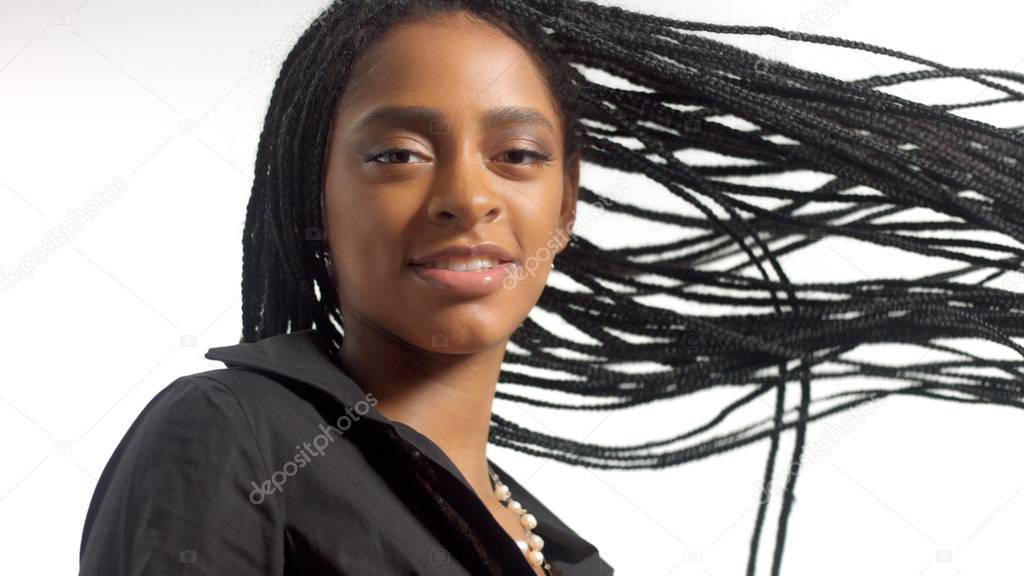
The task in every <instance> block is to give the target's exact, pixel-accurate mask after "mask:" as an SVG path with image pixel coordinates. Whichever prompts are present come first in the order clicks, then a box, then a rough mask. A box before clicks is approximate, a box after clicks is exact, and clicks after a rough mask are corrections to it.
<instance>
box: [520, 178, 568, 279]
mask: <svg viewBox="0 0 1024 576" xmlns="http://www.w3.org/2000/svg"><path fill="white" fill-rule="evenodd" d="M560 208H561V199H560V198H557V197H555V195H554V194H549V195H545V196H543V197H541V198H537V197H533V198H523V199H521V200H520V201H518V202H516V203H515V205H514V208H513V210H514V213H513V219H514V221H515V226H516V236H517V238H518V240H519V244H520V246H521V248H522V250H523V266H524V267H525V268H526V269H527V270H526V271H527V272H530V271H531V270H532V271H533V272H532V273H533V274H535V275H536V274H540V275H542V276H543V277H544V278H545V279H546V276H547V271H548V270H549V269H550V268H551V263H552V262H553V260H554V257H555V250H556V248H557V243H556V240H557V237H558V236H557V234H558V224H559V216H558V215H559V210H560Z"/></svg>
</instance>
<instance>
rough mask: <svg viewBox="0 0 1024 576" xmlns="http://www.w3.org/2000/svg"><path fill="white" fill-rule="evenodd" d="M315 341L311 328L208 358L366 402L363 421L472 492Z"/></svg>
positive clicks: (217, 350)
mask: <svg viewBox="0 0 1024 576" xmlns="http://www.w3.org/2000/svg"><path fill="white" fill-rule="evenodd" d="M315 338H316V333H315V329H313V328H307V329H304V330H299V331H296V332H288V333H284V334H278V335H275V336H269V337H267V338H263V339H262V340H259V341H256V342H241V343H239V344H232V345H228V346H215V347H212V348H210V349H209V350H207V351H206V354H205V355H204V356H205V357H206V358H209V359H210V360H220V361H221V362H223V363H224V365H225V366H227V367H228V368H233V367H247V368H256V369H259V370H265V371H267V372H272V373H274V374H277V375H279V376H284V377H286V378H290V379H292V380H296V381H298V382H302V383H304V384H307V385H309V386H313V387H315V388H317V389H319V390H321V391H323V392H325V393H327V394H329V395H330V396H332V397H333V398H335V399H336V400H338V401H339V402H341V403H342V404H344V405H345V406H348V407H350V408H353V409H354V408H355V406H356V404H357V403H359V402H360V401H362V402H363V405H364V406H367V407H369V411H368V412H367V413H366V414H363V415H361V416H360V417H361V418H368V419H370V420H372V421H374V422H377V423H378V424H380V425H381V426H384V427H388V428H391V429H392V430H394V431H395V433H397V434H398V436H399V437H401V438H402V439H403V440H405V441H407V442H409V443H410V444H412V445H413V446H415V447H416V449H418V450H419V451H420V452H421V453H423V454H424V455H426V456H427V457H429V458H431V459H432V460H434V462H436V463H437V464H439V465H440V466H442V467H444V468H445V469H447V470H448V471H449V472H451V473H452V474H453V475H454V476H455V477H456V478H458V479H459V481H461V482H462V483H463V484H465V485H466V487H467V488H471V487H470V485H469V481H467V480H466V478H465V476H463V475H462V472H460V471H459V469H458V468H457V467H456V466H455V464H454V463H453V462H452V461H451V459H450V458H448V456H447V455H446V454H445V453H444V452H443V451H442V450H441V449H440V448H439V447H438V446H437V444H435V443H434V442H433V441H431V440H430V439H429V438H427V437H426V436H424V435H423V434H422V433H420V432H419V431H417V430H416V429H415V428H413V427H412V426H409V425H408V424H405V423H404V422H399V421H397V420H392V419H390V418H388V417H387V416H385V415H384V414H382V413H381V412H380V411H379V410H377V409H376V408H375V407H374V406H373V405H371V404H368V403H366V402H365V401H366V394H365V393H364V392H363V390H362V388H360V387H359V385H358V384H356V382H355V381H354V380H352V378H351V377H349V375H348V374H346V373H345V372H344V371H342V369H341V368H339V367H338V366H337V365H336V364H334V363H333V362H332V361H331V360H330V359H329V358H328V357H327V356H326V355H325V354H324V352H323V351H322V350H321V349H320V347H319V346H317V343H316V341H315ZM492 465H493V463H492Z"/></svg>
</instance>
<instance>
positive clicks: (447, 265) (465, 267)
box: [425, 256, 498, 272]
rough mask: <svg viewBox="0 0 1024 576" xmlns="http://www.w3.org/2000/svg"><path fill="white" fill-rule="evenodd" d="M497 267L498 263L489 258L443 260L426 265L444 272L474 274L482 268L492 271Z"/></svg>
mask: <svg viewBox="0 0 1024 576" xmlns="http://www.w3.org/2000/svg"><path fill="white" fill-rule="evenodd" d="M497 265H498V261H497V260H495V259H491V258H490V257H488V256H481V257H478V258H469V259H460V260H441V261H437V262H429V263H427V264H425V266H428V267H430V268H441V269H444V270H451V271H453V272H472V271H475V270H480V269H481V268H484V269H491V268H494V267H495V266H497Z"/></svg>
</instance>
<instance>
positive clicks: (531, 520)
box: [519, 514, 537, 530]
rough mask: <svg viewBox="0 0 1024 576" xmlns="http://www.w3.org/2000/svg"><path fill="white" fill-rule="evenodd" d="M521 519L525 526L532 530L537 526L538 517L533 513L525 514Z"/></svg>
mask: <svg viewBox="0 0 1024 576" xmlns="http://www.w3.org/2000/svg"><path fill="white" fill-rule="evenodd" d="M519 521H520V522H521V523H522V524H523V527H525V528H527V529H529V530H532V529H534V528H536V527H537V519H536V518H535V517H534V516H533V514H523V515H522V516H520V517H519Z"/></svg>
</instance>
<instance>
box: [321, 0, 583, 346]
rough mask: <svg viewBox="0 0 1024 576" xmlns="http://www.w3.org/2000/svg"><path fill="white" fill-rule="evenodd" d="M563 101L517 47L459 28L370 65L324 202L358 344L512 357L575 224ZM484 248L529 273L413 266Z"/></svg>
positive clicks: (352, 86)
mask: <svg viewBox="0 0 1024 576" xmlns="http://www.w3.org/2000/svg"><path fill="white" fill-rule="evenodd" d="M551 98H552V97H551V95H550V93H549V91H548V89H547V88H546V85H545V83H544V80H543V78H542V75H541V72H540V70H539V69H538V68H537V67H536V65H535V64H534V62H533V60H532V58H531V57H530V55H529V54H528V53H527V52H526V51H525V50H524V49H523V48H522V47H521V46H520V45H519V44H518V43H517V42H516V41H515V40H513V39H512V38H511V37H508V36H506V35H505V34H504V33H503V32H501V31H499V30H498V29H497V28H494V27H492V26H490V25H488V24H485V23H482V22H480V21H478V20H474V19H471V18H468V17H465V15H464V14H461V13H460V14H450V15H445V16H443V17H439V18H434V19H431V20H428V21H420V22H416V23H409V24H403V25H400V26H397V27H395V28H393V29H392V30H390V31H389V32H388V33H387V34H386V35H385V36H384V37H383V38H382V40H381V41H380V42H378V43H377V44H375V46H374V47H373V48H372V49H370V50H369V51H367V52H366V53H365V54H363V55H362V56H361V57H360V58H359V59H358V60H357V62H356V63H355V65H354V69H353V72H352V75H351V79H350V81H349V84H348V86H347V88H346V90H345V93H344V95H343V98H342V101H341V102H340V104H339V106H338V111H337V114H336V116H335V118H334V122H333V124H332V130H331V137H330V144H329V150H328V156H327V163H328V164H327V173H326V176H325V187H324V195H323V199H324V219H325V230H326V237H327V241H328V244H329V247H330V250H331V256H332V259H333V261H334V265H335V273H336V274H335V277H336V279H337V283H338V286H337V289H338V294H339V302H340V305H341V310H342V313H343V315H344V321H345V331H346V338H347V337H348V336H349V335H350V334H357V333H359V332H361V331H363V330H364V329H366V330H372V331H376V332H381V333H384V334H386V335H388V336H389V337H396V338H398V339H400V340H401V341H404V342H405V343H408V344H411V345H414V346H416V347H418V348H420V349H423V350H430V351H434V352H442V353H453V354H454V353H459V354H464V353H471V352H476V351H480V350H483V349H485V348H488V347H491V346H495V345H501V346H503V345H504V344H505V343H506V342H507V340H508V338H509V336H510V335H511V334H512V332H513V331H514V330H515V329H516V328H517V327H518V326H519V324H520V323H521V322H522V321H523V320H524V319H525V318H526V316H527V314H528V313H529V311H530V309H531V308H532V307H533V306H534V305H535V304H536V303H537V300H538V299H539V298H540V294H541V292H542V291H543V289H544V285H545V283H546V281H547V277H548V273H549V271H550V267H551V262H552V259H553V258H554V256H555V254H556V253H557V252H559V251H560V250H561V249H562V248H563V247H564V246H565V244H566V242H567V241H568V238H569V234H570V232H571V226H572V220H573V217H574V213H575V205H576V198H577V191H578V188H577V185H578V181H579V159H578V157H574V158H573V159H571V160H568V159H565V158H562V151H563V134H562V131H563V127H562V124H561V119H560V117H559V116H558V115H557V112H556V109H555V104H554V102H553V100H552V99H551ZM413 107H416V108H413ZM423 109H429V110H432V111H433V113H432V114H433V115H431V114H427V113H424V112H423ZM417 110H419V113H417ZM381 111H385V112H389V113H383V114H381V113H379V112H381ZM543 156H550V157H551V159H550V160H547V161H545V160H543V159H542V158H541V157H543ZM567 161H568V162H569V164H568V165H567V164H566V162H567ZM566 166H569V167H570V169H569V170H568V171H566V170H564V168H565V167H566ZM477 244H490V245H492V246H496V247H499V248H500V249H503V250H504V251H505V253H506V254H507V255H508V256H510V257H511V258H512V259H514V260H515V263H514V264H502V265H499V266H497V267H495V268H492V269H491V270H489V271H488V270H483V271H477V272H469V271H455V270H429V271H425V269H424V268H423V267H422V266H419V267H418V266H414V265H411V264H410V262H411V261H412V260H413V259H416V258H419V257H422V256H426V255H429V254H431V253H433V252H436V251H438V250H440V249H443V248H448V247H451V246H461V247H470V246H474V245H477ZM468 258H469V257H468V256H466V257H464V256H444V257H440V258H428V260H438V259H439V260H442V261H449V262H452V264H451V265H453V266H455V267H458V264H457V263H458V262H460V261H466V260H467V259H468ZM492 258H493V259H494V260H498V258H496V257H493V256H492ZM503 269H504V272H503Z"/></svg>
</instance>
